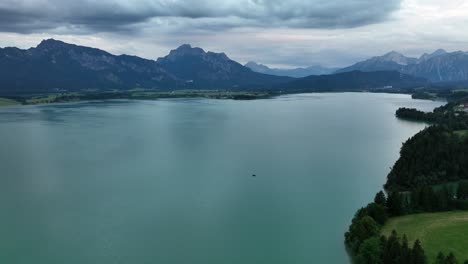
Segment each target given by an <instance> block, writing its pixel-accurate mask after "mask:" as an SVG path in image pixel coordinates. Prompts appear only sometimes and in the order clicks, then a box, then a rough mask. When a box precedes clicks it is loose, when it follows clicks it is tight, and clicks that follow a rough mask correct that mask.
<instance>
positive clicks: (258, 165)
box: [0, 93, 443, 264]
mask: <svg viewBox="0 0 468 264" xmlns="http://www.w3.org/2000/svg"><path fill="white" fill-rule="evenodd" d="M442 104H443V103H442V102H432V101H421V100H412V99H411V98H410V96H408V95H395V94H368V93H339V94H303V95H290V96H283V97H279V98H275V99H267V100H255V101H231V100H208V99H189V100H187V99H176V100H159V101H106V102H81V103H73V104H57V105H40V106H13V107H2V108H0V146H1V147H0V208H1V211H0V263H14V264H31V263H35V264H64V263H69V264H82V263H99V264H110V263H112V264H114V263H132V264H143V263H164V264H166V263H167V264H210V263H216V264H219V263H226V264H234V263H235V264H263V263H265V264H267V263H268V264H276V263H278V264H284V263H295V264H306V263H308V264H309V263H348V262H349V259H348V257H347V254H346V252H345V249H344V245H343V233H344V232H345V230H346V228H347V226H348V224H349V223H350V221H351V218H352V216H353V214H354V212H355V211H356V209H358V208H359V207H361V206H363V205H365V204H366V203H368V202H369V201H370V200H371V199H372V198H373V196H374V194H375V193H376V192H377V191H378V190H380V188H381V186H382V184H383V183H384V182H385V177H386V175H387V173H388V172H389V167H390V166H392V165H393V163H394V162H395V160H396V159H397V158H398V155H399V154H398V152H399V149H400V147H401V144H402V143H403V142H404V141H405V140H406V139H408V138H409V137H410V136H412V135H414V134H415V133H417V132H418V131H420V130H421V129H423V128H424V126H425V125H424V124H421V123H412V122H407V121H401V120H398V119H396V118H395V115H394V113H395V110H396V109H397V108H399V107H403V106H405V107H416V108H418V109H422V110H432V109H433V108H434V107H436V106H440V105H442ZM253 174H255V175H256V177H252V175H253Z"/></svg>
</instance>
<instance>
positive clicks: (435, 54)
mask: <svg viewBox="0 0 468 264" xmlns="http://www.w3.org/2000/svg"><path fill="white" fill-rule="evenodd" d="M445 54H447V51H445V50H444V49H438V50H436V51H434V52H433V53H431V54H427V53H424V54H423V55H422V56H421V57H420V58H419V61H425V60H429V59H432V58H434V57H438V56H441V55H445Z"/></svg>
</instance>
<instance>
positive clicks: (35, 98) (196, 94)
mask: <svg viewBox="0 0 468 264" xmlns="http://www.w3.org/2000/svg"><path fill="white" fill-rule="evenodd" d="M324 93H336V94H338V93H384V94H402V95H409V96H412V94H411V93H409V92H404V91H394V92H391V91H372V90H362V91H346V90H343V91H317V92H306V91H302V92H301V91H296V92H294V91H293V92H288V93H284V92H282V91H279V92H278V91H219V90H174V91H155V90H128V91H108V92H70V93H48V94H25V95H15V96H13V95H10V96H8V95H5V96H1V95H0V108H1V107H7V106H18V105H48V104H56V103H60V104H66V103H76V102H93V101H105V100H118V99H124V100H146V101H155V100H159V99H184V98H187V99H188V98H193V99H195V98H199V99H216V100H239V101H251V100H261V99H274V98H277V97H278V96H285V95H295V94H324ZM412 99H414V100H429V101H447V99H445V98H431V99H428V98H425V99H423V98H414V97H412ZM2 101H3V102H5V103H4V104H2Z"/></svg>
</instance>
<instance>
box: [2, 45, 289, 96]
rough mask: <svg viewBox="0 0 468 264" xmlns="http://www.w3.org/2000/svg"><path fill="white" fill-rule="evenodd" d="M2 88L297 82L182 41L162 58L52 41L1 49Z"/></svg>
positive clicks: (242, 86) (16, 90)
mask: <svg viewBox="0 0 468 264" xmlns="http://www.w3.org/2000/svg"><path fill="white" fill-rule="evenodd" d="M0 72H2V75H1V76H0V91H1V92H3V93H8V92H11V93H22V92H23V93H31V92H50V91H63V90H66V91H77V90H105V89H132V88H145V89H163V90H167V89H262V88H268V87H271V86H274V85H279V84H281V83H285V82H288V81H290V80H291V78H289V77H279V76H271V75H266V74H261V73H256V72H253V71H251V70H250V69H248V68H246V67H244V66H242V65H241V64H239V63H237V62H235V61H233V60H231V59H229V58H228V57H227V56H226V55H225V54H224V53H213V52H205V51H204V50H202V49H200V48H192V47H191V46H190V45H182V46H180V47H179V48H177V49H175V50H172V51H171V52H170V54H169V55H167V56H166V57H163V58H159V59H158V60H157V61H154V60H148V59H143V58H139V57H136V56H128V55H120V56H116V55H112V54H110V53H108V52H106V51H103V50H99V49H95V48H89V47H83V46H77V45H73V44H68V43H65V42H62V41H57V40H53V39H48V40H44V41H42V42H41V43H40V44H39V45H38V46H37V47H35V48H30V49H27V50H22V49H18V48H3V49H0Z"/></svg>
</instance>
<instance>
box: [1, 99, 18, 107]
mask: <svg viewBox="0 0 468 264" xmlns="http://www.w3.org/2000/svg"><path fill="white" fill-rule="evenodd" d="M17 104H18V102H16V101H15V100H11V99H6V98H0V106H7V105H17Z"/></svg>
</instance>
